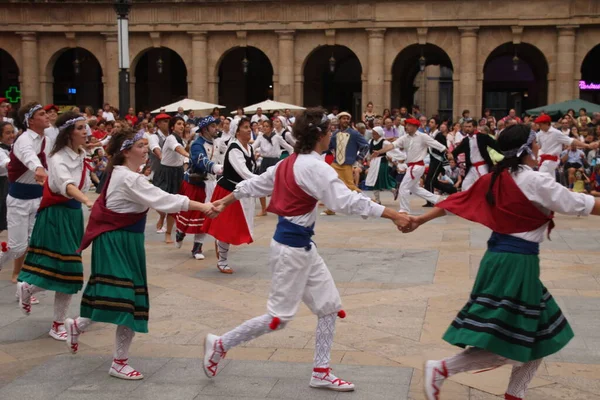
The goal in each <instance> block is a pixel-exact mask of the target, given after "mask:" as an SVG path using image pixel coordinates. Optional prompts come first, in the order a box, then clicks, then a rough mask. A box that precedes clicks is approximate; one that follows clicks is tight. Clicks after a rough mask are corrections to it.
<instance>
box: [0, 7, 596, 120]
mask: <svg viewBox="0 0 600 400" xmlns="http://www.w3.org/2000/svg"><path fill="white" fill-rule="evenodd" d="M113 3H114V2H111V1H103V0H96V1H60V2H59V1H45V2H35V1H34V2H25V1H12V0H11V1H9V2H8V3H7V2H5V3H3V4H0V31H2V33H1V34H0V49H2V50H3V52H2V55H1V56H0V61H2V62H1V63H0V75H2V76H4V78H2V79H1V85H3V86H6V85H7V84H11V79H12V81H14V82H13V83H15V84H18V86H19V89H20V91H21V96H22V100H21V101H28V100H32V99H35V100H39V101H41V102H43V103H50V102H53V101H55V99H56V98H57V96H58V95H59V94H60V95H61V96H62V95H63V93H62V91H63V89H60V90H59V89H57V80H58V79H60V80H61V82H62V81H66V84H67V85H68V84H69V75H70V74H72V75H73V80H74V81H75V80H79V81H81V80H82V79H84V80H87V81H86V82H82V85H83V86H82V88H83V89H81V88H80V89H75V88H68V90H69V94H73V95H75V96H77V95H76V94H74V93H71V92H72V91H75V92H77V91H78V92H79V93H81V92H82V91H85V90H86V89H85V88H88V89H87V90H88V91H93V90H95V91H98V96H96V97H93V98H92V99H93V101H88V102H89V103H94V104H91V105H94V106H98V105H99V104H97V103H100V102H102V101H105V102H108V103H111V104H118V72H119V71H118V65H117V59H118V42H117V31H116V14H115V11H114V8H113ZM133 3H134V4H133V6H132V8H131V12H130V40H129V43H130V58H131V68H130V71H131V89H132V90H131V100H132V106H136V108H138V109H139V108H141V107H149V106H153V104H150V103H148V101H147V99H150V98H152V96H154V97H155V98H160V97H161V96H160V94H161V93H163V92H164V94H165V96H162V98H161V99H160V100H152V102H156V101H161V100H165V101H163V103H164V102H166V100H170V98H169V99H165V97H169V96H170V97H173V96H180V97H181V96H187V97H191V98H194V99H198V100H203V101H208V102H213V103H219V101H220V100H224V99H225V98H226V97H227V96H229V97H230V98H227V99H226V100H227V103H229V104H226V105H228V106H230V107H231V106H232V105H233V104H234V102H236V101H237V103H239V104H244V102H245V101H246V100H252V99H254V98H257V99H259V98H261V97H262V99H264V97H267V96H271V97H273V98H275V99H276V100H279V101H283V102H287V103H294V104H304V105H316V104H323V105H326V106H330V105H331V103H333V102H336V101H337V100H339V99H340V98H341V97H343V99H341V101H345V102H346V103H344V104H343V105H344V106H345V108H351V109H352V110H355V111H356V110H362V109H363V108H364V106H365V105H366V103H367V102H368V101H371V102H373V103H374V107H375V110H376V111H379V112H381V110H382V109H384V108H388V107H392V106H400V105H410V103H411V102H414V101H415V92H417V91H419V89H424V88H423V87H419V86H417V85H418V82H420V81H421V82H425V81H427V82H430V81H431V80H429V79H428V78H427V76H429V77H430V78H431V77H432V76H431V75H437V76H433V77H432V78H433V80H437V79H438V78H439V76H440V70H444V71H446V77H445V82H446V84H447V85H446V86H447V87H448V88H449V89H448V90H447V91H446V92H444V96H446V97H449V99H446V103H448V102H449V103H450V113H453V114H454V115H459V114H460V111H461V110H463V109H470V110H471V112H472V114H473V115H481V113H482V108H483V107H484V106H486V102H487V103H490V102H493V101H494V100H493V98H494V96H496V95H493V94H491V95H489V96H488V95H487V94H486V93H488V92H489V93H496V94H498V93H500V94H498V96H500V97H502V98H504V97H506V96H510V94H511V93H514V92H515V91H516V92H518V91H519V90H521V96H522V98H521V100H523V101H527V98H530V99H533V98H535V103H536V104H533V103H531V104H528V105H530V106H538V105H543V104H549V103H554V102H558V101H563V100H570V99H572V98H577V97H580V95H582V96H584V97H585V96H587V97H590V98H591V99H596V98H597V95H596V93H592V92H590V93H583V92H581V93H580V89H579V87H580V81H581V80H586V81H589V82H595V83H600V78H598V76H597V75H596V76H588V77H586V76H582V71H587V70H589V71H594V70H600V46H599V44H600V1H596V0H530V1H528V2H522V1H517V0H503V1H500V0H493V1H492V0H431V1H421V2H413V1H407V0H372V1H364V0H336V1H320V2H318V1H313V0H304V1H298V0H288V1H272V0H260V1H256V0H220V1H212V0H205V1H202V2H193V1H185V0H171V1H137V0H136V1H134V2H133ZM152 51H154V56H153V58H152V57H150V55H152V54H153V53H152ZM157 52H158V53H157ZM65 54H70V56H69V57H71V58H69V60H67V62H66V63H65V62H64V61H61V60H60V59H61V56H62V58H64V57H65ZM73 54H74V55H73ZM144 56H145V57H144ZM73 57H75V58H73ZM232 57H233V58H232ZM236 57H237V58H236ZM72 58H73V61H72V62H71V61H70V60H71V59H72ZM88 58H89V59H90V60H91V61H88V63H93V64H94V65H96V68H92V66H86V67H84V68H83V71H79V72H78V73H75V72H76V71H70V70H71V68H74V69H76V68H75V64H77V65H79V64H81V66H82V67H83V65H84V63H85V60H86V59H88ZM240 59H241V60H242V62H241V63H240ZM494 59H499V60H501V61H502V60H504V63H503V62H501V61H498V62H497V63H496V64H497V65H496V66H495V67H494V66H493V65H492V64H493V61H494ZM515 59H516V61H515ZM11 60H12V61H11ZM169 60H170V61H169ZM244 60H246V61H248V62H246V65H245V66H244V65H243V63H244ZM332 60H333V61H332ZM59 61H60V65H58V64H57V63H59ZM140 61H142V62H143V64H144V65H143V66H142V65H141V64H140ZM11 63H12V64H11ZM586 63H587V64H590V63H592V65H594V64H595V66H596V67H595V68H590V67H589V65H588V67H585V65H586ZM13 64H14V65H13ZM138 64H140V65H138ZM158 64H160V67H159V65H158ZM163 64H164V66H163ZM248 64H249V65H248ZM332 64H333V65H332ZM421 64H423V65H422V66H421ZM71 65H73V67H71ZM90 65H91V64H90ZM511 65H512V66H513V67H514V70H513V69H512V68H511ZM488 67H489V69H490V70H491V69H494V71H491V72H489V73H488V70H487V69H488ZM163 68H164V69H165V70H164V71H163V70H162V69H163ZM519 68H520V70H519ZM586 68H587V69H586ZM91 69H94V72H93V73H91V75H90V73H89V71H90V70H91ZM155 69H156V71H155ZM242 69H245V70H247V71H245V73H244V72H243V71H242ZM421 70H423V72H421ZM271 71H272V72H271ZM432 71H433V72H432ZM518 71H521V72H520V73H521V74H522V75H523V76H520V77H519V76H516V75H515V77H513V78H511V77H510V76H509V75H511V74H513V73H514V72H518ZM523 71H525V72H523ZM159 72H160V73H162V75H160V74H159V75H157V74H158V73H159ZM167 73H168V78H167ZM593 73H594V72H591V74H593ZM65 74H66V75H65ZM419 74H421V75H419ZM15 75H16V76H15ZM75 75H79V76H81V75H86V77H85V78H77V77H75ZM488 75H489V76H488ZM527 75H529V77H527ZM265 76H266V77H265ZM177 79H179V80H180V81H181V82H182V84H181V85H180V86H182V88H181V90H180V92H181V93H168V88H166V87H167V86H169V85H170V84H169V82H171V81H173V85H176V84H175V81H174V80H177ZM261 79H262V80H266V81H265V87H262V86H257V85H259V83H260V82H259V81H260V80H261ZM94 80H96V81H97V82H95V83H94ZM142 80H144V82H142ZM490 80H491V81H490ZM492 81H493V82H492ZM525 81H528V82H530V84H531V85H532V86H530V87H529V89H528V88H527V87H526V86H524V84H523V82H525ZM494 82H495V83H494ZM85 84H87V86H86V85H85ZM144 85H145V86H144ZM253 85H254V86H253ZM436 85H437V83H436ZM440 85H441V84H440ZM503 85H504V86H503ZM266 86H269V87H268V88H267V87H266ZM349 87H353V88H354V89H352V93H350V92H348V91H346V92H340V91H343V90H344V88H349ZM489 88H491V89H489ZM502 88H504V89H502ZM523 88H524V89H523ZM3 90H5V88H3V87H0V91H3ZM57 90H58V91H60V92H61V93H55V92H56V91H57ZM165 90H166V91H167V92H165ZM490 90H491V91H490ZM502 90H504V91H502ZM136 91H138V92H140V93H142V91H143V93H144V94H143V96H142V95H140V93H138V95H136ZM429 91H430V90H429V89H428V92H429ZM532 91H535V93H533V92H532ZM421 92H422V93H424V91H421ZM434 92H435V90H434ZM156 93H158V94H159V95H158V96H156ZM232 93H233V95H232ZM236 93H240V95H239V96H238V97H237V98H236ZM336 93H343V94H342V95H340V96H338V98H336V97H335V96H336ZM501 93H504V94H501ZM436 96H438V97H439V93H438V94H437V95H436ZM523 96H524V98H523ZM349 97H351V100H348V99H349ZM488 97H489V98H488ZM599 100H600V99H599ZM64 101H66V102H69V101H72V102H77V101H75V100H73V99H72V98H69V97H68V96H66V97H64ZM144 101H146V104H143V105H142V104H141V103H142V102H144ZM350 101H351V102H352V103H350ZM136 103H140V104H136ZM315 103H316V104H315ZM429 103H431V102H430V101H429V102H427V108H434V107H435V106H436V105H435V104H432V105H429ZM507 104H508V103H507ZM79 105H82V104H79ZM488 105H489V104H488ZM452 110H453V111H452ZM437 111H438V110H434V109H428V110H426V112H427V113H428V114H433V113H436V112H437Z"/></svg>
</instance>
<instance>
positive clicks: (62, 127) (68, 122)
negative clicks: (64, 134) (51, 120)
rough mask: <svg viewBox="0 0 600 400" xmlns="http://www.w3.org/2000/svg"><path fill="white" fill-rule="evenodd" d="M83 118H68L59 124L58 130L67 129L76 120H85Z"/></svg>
mask: <svg viewBox="0 0 600 400" xmlns="http://www.w3.org/2000/svg"><path fill="white" fill-rule="evenodd" d="M85 120H86V119H85V118H84V117H77V118H72V119H70V120H68V121H67V122H65V123H64V124H62V125H61V126H59V127H58V130H59V131H62V130H64V129H67V128H68V127H70V126H71V125H75V123H76V122H78V121H85Z"/></svg>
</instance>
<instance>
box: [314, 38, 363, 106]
mask: <svg viewBox="0 0 600 400" xmlns="http://www.w3.org/2000/svg"><path fill="white" fill-rule="evenodd" d="M361 75H362V66H361V64H360V61H359V59H358V57H357V56H356V54H354V52H353V51H352V50H350V49H349V48H347V47H345V46H339V45H336V46H321V47H319V48H317V49H316V50H314V51H313V52H312V53H311V54H310V55H309V56H308V58H307V59H306V62H305V63H304V106H306V107H314V106H323V107H325V108H327V109H328V110H331V109H332V107H333V106H337V107H338V108H339V109H340V111H349V112H350V113H352V115H361V113H362V107H361V101H362V80H361Z"/></svg>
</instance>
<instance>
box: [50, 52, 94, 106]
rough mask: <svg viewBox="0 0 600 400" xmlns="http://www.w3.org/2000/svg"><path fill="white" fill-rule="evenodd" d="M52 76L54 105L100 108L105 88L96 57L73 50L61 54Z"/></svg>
mask: <svg viewBox="0 0 600 400" xmlns="http://www.w3.org/2000/svg"><path fill="white" fill-rule="evenodd" d="M52 74H53V76H54V91H53V93H54V97H53V103H54V104H56V105H58V106H78V107H79V108H81V109H82V110H83V109H84V108H85V107H87V106H91V107H93V108H94V109H97V108H101V107H102V99H103V98H104V86H103V84H102V67H100V63H99V62H98V59H97V58H96V56H94V55H93V54H92V53H90V52H89V51H87V50H85V49H82V48H80V47H76V48H74V49H69V50H66V51H65V52H63V53H62V54H61V55H60V56H59V57H58V59H57V60H56V63H55V64H54V69H53V71H52Z"/></svg>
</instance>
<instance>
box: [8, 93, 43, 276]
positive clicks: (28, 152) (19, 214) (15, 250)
mask: <svg viewBox="0 0 600 400" xmlns="http://www.w3.org/2000/svg"><path fill="white" fill-rule="evenodd" d="M18 119H19V121H20V122H21V123H22V124H23V129H24V130H25V131H24V132H23V134H21V136H19V137H18V138H17V140H16V141H15V143H14V145H13V148H12V151H11V152H10V162H9V164H8V181H9V188H8V197H7V198H6V205H7V209H8V210H7V211H8V212H7V225H8V244H6V243H2V246H1V247H2V253H0V268H1V267H2V266H3V265H4V264H6V263H7V262H9V261H11V260H15V268H14V271H13V276H12V280H13V283H16V280H17V276H19V272H20V271H21V266H22V265H23V259H24V257H25V252H26V250H27V245H28V242H29V236H30V235H31V231H32V230H33V225H34V223H35V216H36V214H37V211H38V208H39V206H40V202H41V199H42V193H43V186H42V185H43V184H44V182H45V181H46V178H47V177H48V175H47V172H46V171H47V168H48V165H47V163H46V158H47V157H48V154H50V151H51V150H52V147H53V146H54V141H53V140H52V139H50V138H48V137H46V136H45V135H44V130H45V129H46V128H48V126H49V125H50V119H49V117H48V114H47V113H46V111H45V110H44V108H43V107H42V106H41V105H40V104H39V103H37V102H31V103H27V104H25V105H24V106H23V107H21V108H20V109H19V113H18Z"/></svg>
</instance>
